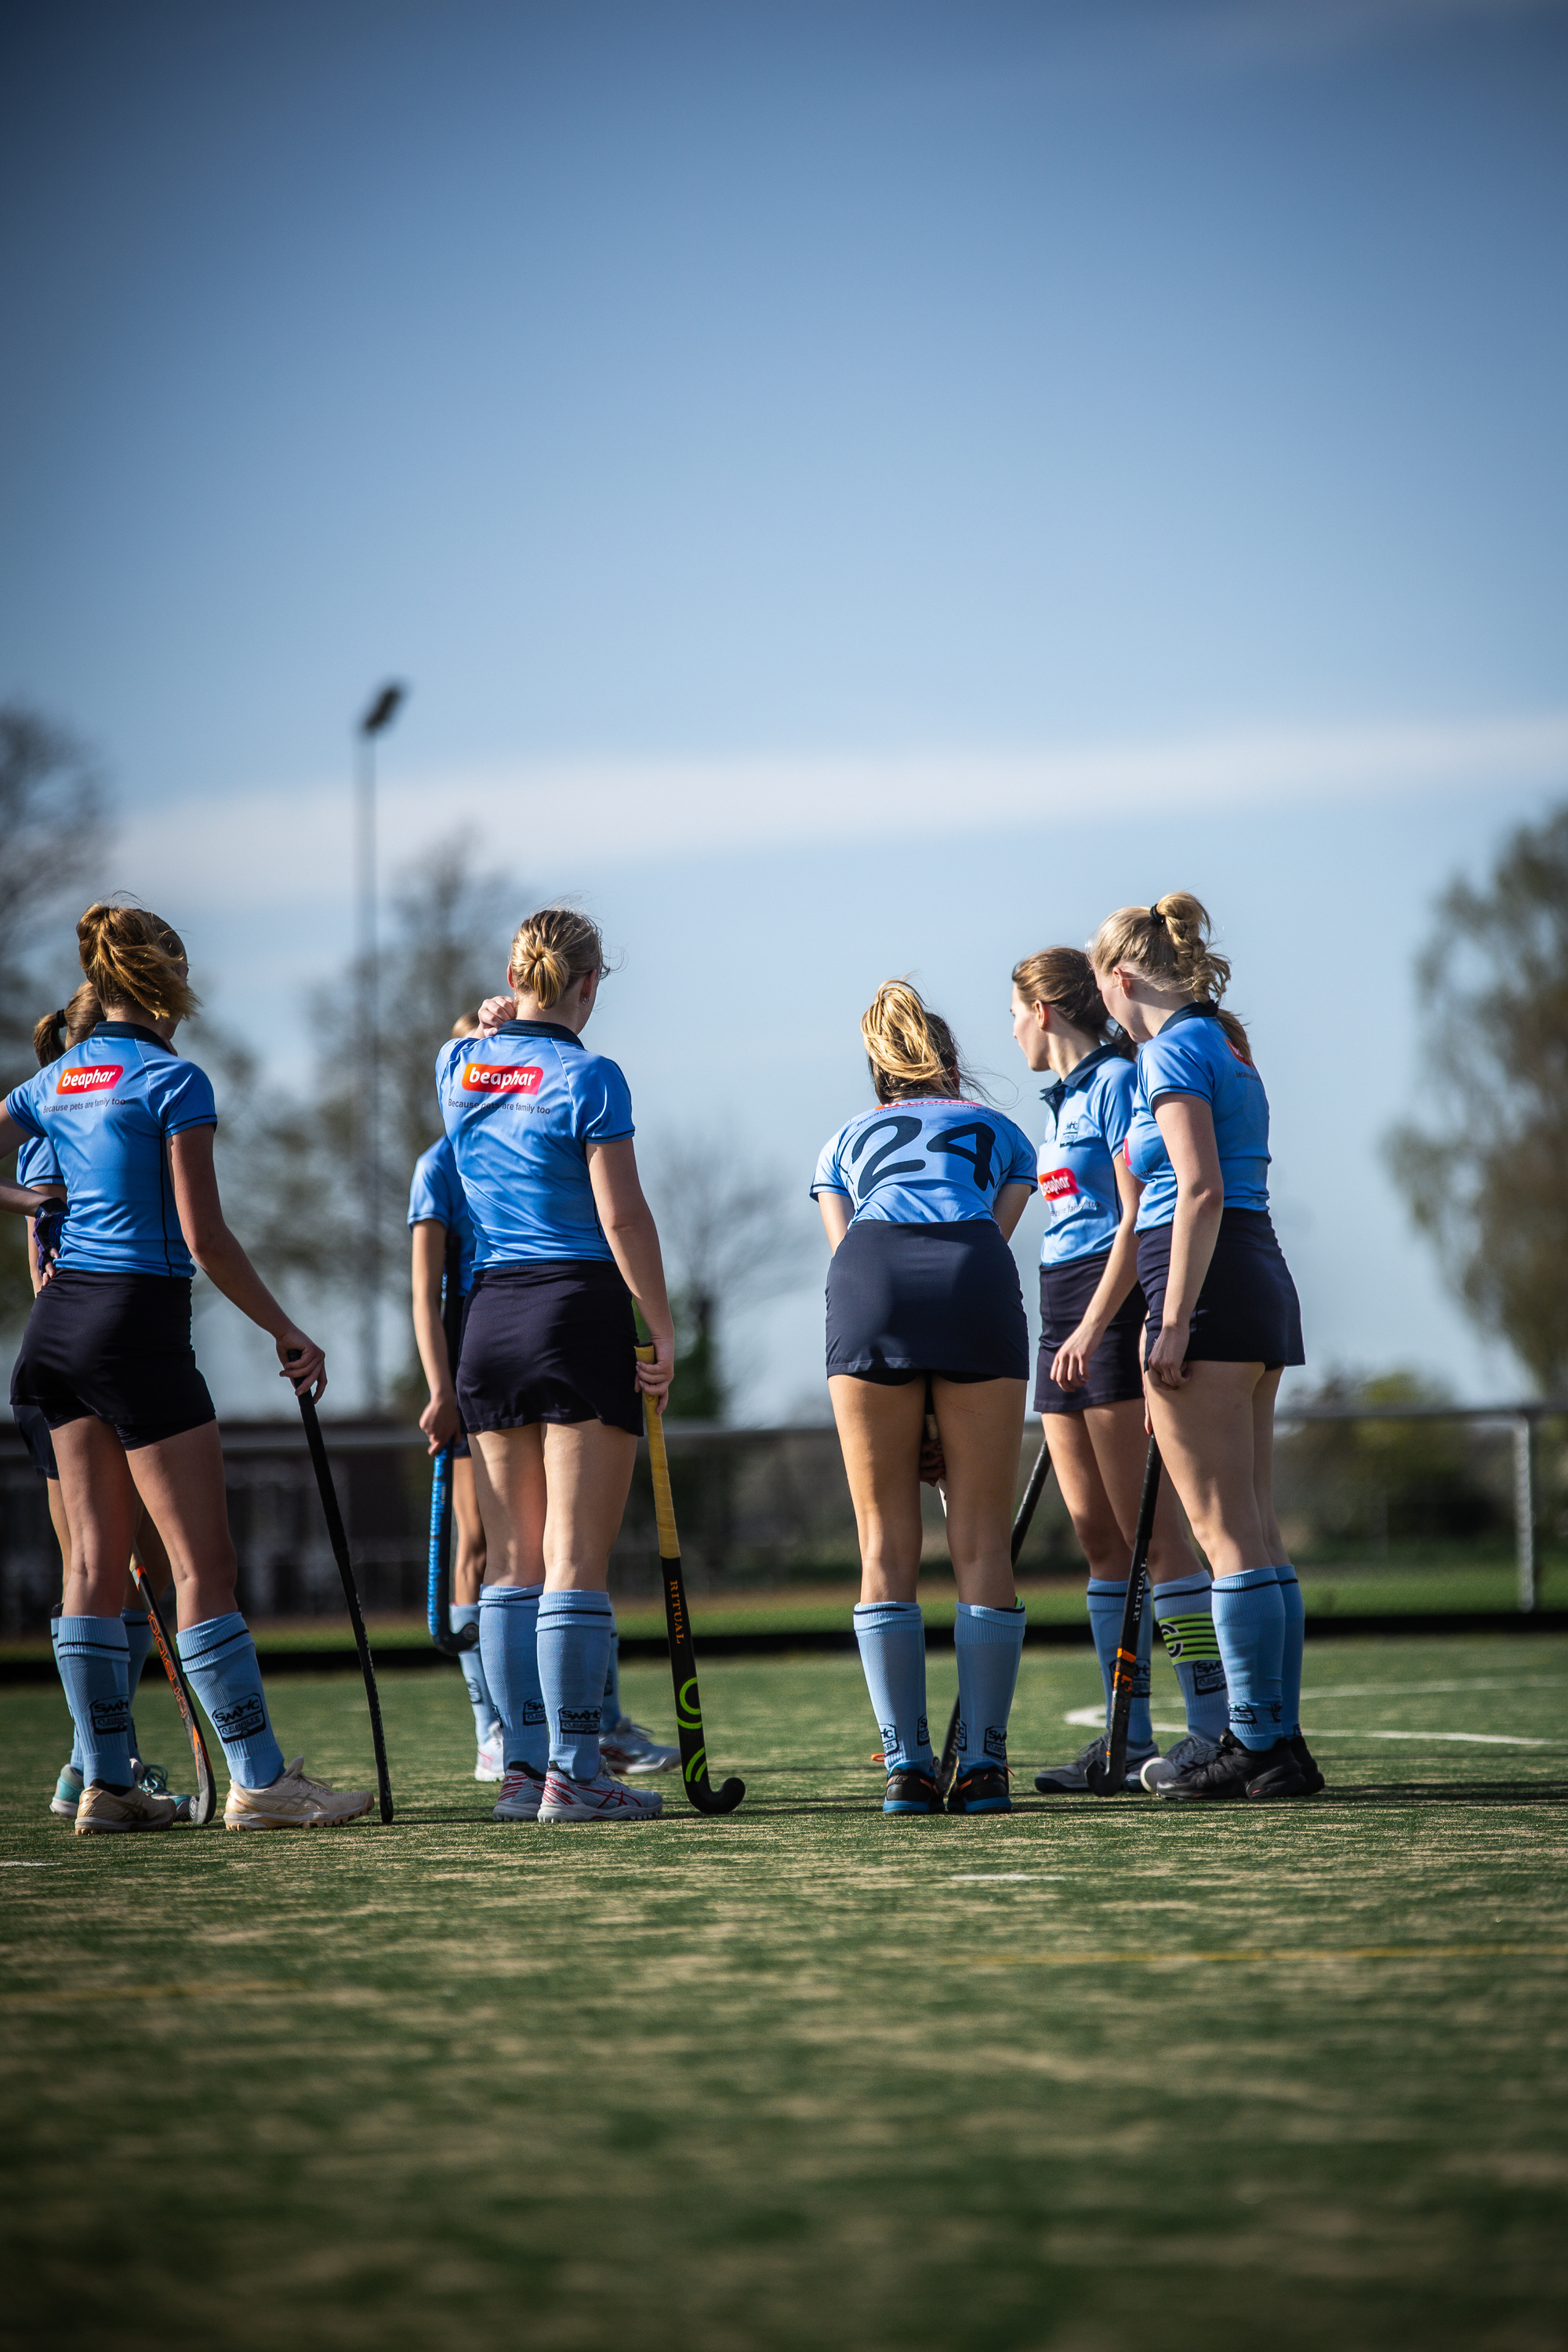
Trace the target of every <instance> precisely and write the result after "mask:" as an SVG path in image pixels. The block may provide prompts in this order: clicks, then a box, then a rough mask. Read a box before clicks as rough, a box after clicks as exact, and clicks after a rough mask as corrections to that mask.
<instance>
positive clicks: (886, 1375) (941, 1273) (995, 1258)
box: [827, 1217, 1029, 1386]
mask: <svg viewBox="0 0 1568 2352" xmlns="http://www.w3.org/2000/svg"><path fill="white" fill-rule="evenodd" d="M838 1372H847V1373H849V1374H850V1375H852V1376H853V1378H855V1379H856V1380H860V1381H882V1382H884V1383H886V1384H888V1385H889V1386H901V1385H902V1384H903V1383H904V1382H905V1381H910V1380H913V1379H915V1378H916V1377H917V1376H918V1375H920V1374H921V1373H924V1372H934V1373H937V1374H939V1375H940V1376H941V1377H942V1379H944V1380H950V1381H1026V1380H1027V1379H1028V1377H1029V1324H1028V1318H1027V1317H1026V1315H1025V1313H1024V1294H1023V1292H1022V1290H1021V1289H1020V1288H1019V1286H1018V1269H1017V1266H1016V1264H1015V1263H1014V1259H1013V1253H1012V1251H1011V1250H1010V1249H1009V1248H1008V1246H1007V1244H1006V1243H1005V1241H1004V1240H1003V1238H1002V1234H1001V1230H1000V1228H999V1226H998V1225H997V1223H996V1220H995V1218H994V1217H965V1218H963V1219H961V1220H959V1221H958V1222H956V1223H952V1224H944V1225H936V1224H931V1225H895V1224H889V1223H886V1222H884V1221H882V1220H881V1219H876V1218H869V1217H865V1218H862V1217H857V1218H856V1220H855V1222H854V1223H852V1224H851V1226H850V1228H849V1230H848V1232H847V1234H845V1236H844V1239H843V1240H842V1241H841V1242H840V1243H839V1244H838V1247H837V1249H836V1250H835V1251H834V1253H833V1256H832V1258H831V1260H830V1261H829V1264H828V1268H827V1375H828V1378H829V1379H830V1380H831V1379H832V1378H833V1377H834V1375H835V1374H836V1373H838Z"/></svg>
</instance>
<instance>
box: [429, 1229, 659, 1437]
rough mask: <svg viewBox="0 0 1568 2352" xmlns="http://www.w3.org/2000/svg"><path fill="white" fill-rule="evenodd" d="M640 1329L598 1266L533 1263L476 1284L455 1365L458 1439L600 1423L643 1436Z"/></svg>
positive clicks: (492, 1272) (608, 1268)
mask: <svg viewBox="0 0 1568 2352" xmlns="http://www.w3.org/2000/svg"><path fill="white" fill-rule="evenodd" d="M458 1412H460V1413H461V1414H462V1417H463V1427H464V1429H465V1431H470V1432H471V1431H473V1430H483V1429H525V1428H527V1427H528V1426H529V1425H530V1424H531V1423H533V1422H536V1421H567V1422H577V1421H602V1422H604V1423H606V1424H607V1425H608V1427H610V1428H611V1429H625V1430H627V1431H629V1432H630V1433H631V1434H632V1436H634V1437H640V1436H641V1434H642V1426H643V1414H642V1397H641V1393H640V1391H639V1390H638V1388H637V1321H636V1318H635V1317H634V1315H633V1313H632V1295H631V1292H630V1291H629V1290H628V1289H627V1288H626V1284H625V1283H624V1282H623V1280H622V1279H621V1275H620V1270H619V1268H618V1267H616V1266H615V1265H611V1264H610V1263H609V1261H608V1260H607V1259H604V1258H535V1259H533V1260H531V1261H530V1262H529V1263H528V1264H527V1265H501V1266H491V1267H489V1268H488V1269H487V1270H486V1271H485V1272H484V1273H482V1274H480V1275H479V1276H476V1278H475V1282H474V1287H473V1289H472V1291H471V1292H470V1293H469V1300H468V1321H467V1322H466V1323H465V1325H464V1327H463V1344H462V1349H461V1351H460V1353H459V1355H458Z"/></svg>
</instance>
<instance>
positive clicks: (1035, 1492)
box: [927, 1416, 1051, 1797]
mask: <svg viewBox="0 0 1568 2352" xmlns="http://www.w3.org/2000/svg"><path fill="white" fill-rule="evenodd" d="M927 1427H928V1432H929V1428H930V1417H929V1416H928V1421H927ZM1050 1475H1051V1451H1050V1448H1049V1446H1048V1445H1047V1444H1046V1442H1045V1440H1044V1438H1042V1439H1041V1440H1040V1450H1039V1452H1038V1453H1037V1454H1036V1456H1035V1461H1034V1467H1033V1468H1032V1469H1031V1471H1030V1472H1029V1483H1028V1485H1027V1486H1026V1487H1025V1489H1024V1499H1023V1501H1022V1502H1021V1503H1020V1504H1019V1506H1018V1516H1017V1517H1016V1519H1015V1520H1014V1522H1013V1543H1012V1561H1013V1565H1014V1567H1015V1568H1016V1567H1017V1565H1018V1554H1019V1553H1020V1552H1021V1551H1022V1550H1023V1549H1024V1544H1025V1541H1026V1538H1027V1536H1028V1533H1029V1528H1030V1525H1031V1523H1032V1521H1033V1519H1034V1516H1035V1511H1036V1507H1037V1505H1038V1503H1039V1499H1040V1496H1042V1495H1043V1494H1044V1493H1045V1491H1046V1480H1047V1478H1048V1477H1049V1476H1050ZM942 1507H943V1509H945V1508H946V1507H947V1497H946V1496H945V1495H944V1496H942ZM957 1761H958V1701H957V1700H956V1699H954V1700H953V1702H952V1714H951V1715H950V1716H949V1717H948V1718H947V1738H945V1739H944V1740H943V1741H942V1756H941V1759H940V1760H939V1762H938V1764H937V1768H936V1785H937V1790H938V1792H939V1794H941V1795H942V1796H944V1797H945V1796H946V1794H947V1792H948V1790H950V1789H951V1788H952V1768H953V1766H954V1765H955V1764H956V1763H957Z"/></svg>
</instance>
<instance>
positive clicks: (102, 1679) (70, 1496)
mask: <svg viewBox="0 0 1568 2352" xmlns="http://www.w3.org/2000/svg"><path fill="white" fill-rule="evenodd" d="M77 940H78V944H79V951H80V957H81V966H82V970H83V971H84V972H85V973H86V975H87V977H88V979H89V982H91V983H92V985H93V987H94V988H95V989H96V990H97V992H98V995H99V999H100V1003H101V1005H102V1009H103V1014H104V1017H103V1019H102V1020H101V1021H100V1022H98V1023H97V1024H95V1026H94V1028H93V1029H92V1032H91V1034H89V1036H87V1037H85V1038H83V1039H82V1040H81V1041H80V1043H79V1044H78V1045H71V1046H69V1047H68V1049H67V1050H66V1052H65V1053H64V1054H63V1055H61V1056H60V1057H59V1059H58V1061H55V1062H52V1063H50V1064H49V1066H47V1068H45V1069H41V1070H40V1071H39V1072H38V1074H37V1076H36V1077H33V1078H29V1079H28V1080H27V1081H26V1084H25V1085H23V1086H20V1087H13V1089H12V1091H11V1092H10V1094H9V1095H7V1096H6V1097H5V1110H4V1113H3V1114H0V1151H8V1150H12V1149H13V1148H14V1147H16V1146H18V1145H20V1144H21V1143H22V1142H23V1141H24V1139H26V1138H27V1137H29V1136H32V1137H42V1138H44V1139H47V1142H48V1143H49V1145H50V1146H51V1148H52V1149H53V1151H54V1154H55V1159H56V1162H57V1164H58V1167H59V1169H60V1171H61V1173H62V1175H63V1176H64V1178H65V1183H66V1191H67V1192H68V1197H69V1204H70V1205H69V1214H68V1217H67V1218H66V1221H65V1235H64V1239H63V1241H62V1242H61V1244H60V1248H59V1255H58V1261H57V1263H56V1265H55V1267H54V1270H53V1272H52V1274H51V1275H50V1277H49V1279H48V1281H47V1282H46V1283H45V1284H44V1285H43V1287H42V1288H41V1289H40V1291H39V1292H38V1295H37V1297H36V1298H35V1299H34V1301H33V1311H32V1313H31V1315H30V1316H29V1317H28V1318H27V1327H26V1332H25V1334H24V1336H23V1339H22V1349H21V1353H20V1355H19V1356H18V1357H17V1359H16V1369H15V1370H14V1372H13V1374H12V1379H11V1402H12V1408H13V1410H15V1409H16V1406H17V1405H34V1406H37V1408H38V1410H39V1411H40V1412H42V1413H43V1416H44V1419H45V1421H46V1422H47V1425H48V1428H49V1432H50V1434H51V1436H52V1438H53V1441H54V1448H55V1454H56V1458H57V1460H58V1465H59V1472H60V1492H61V1499H62V1502H63V1504H64V1507H65V1515H66V1519H67V1522H68V1527H69V1529H70V1537H71V1557H70V1569H69V1576H68V1583H67V1587H66V1594H65V1606H64V1611H63V1613H62V1615H61V1618H60V1633H59V1647H58V1657H59V1664H60V1673H61V1676H62V1679H63V1680H64V1682H65V1684H66V1687H67V1690H68V1693H69V1695H70V1702H71V1713H72V1715H73V1716H74V1717H75V1718H76V1720H77V1723H78V1724H79V1726H80V1727H81V1731H82V1742H83V1766H84V1769H85V1772H86V1775H87V1778H86V1785H85V1786H84V1788H83V1790H82V1795H81V1801H80V1802H79V1806H78V1808H77V1814H76V1832H77V1835H78V1836H83V1835H99V1834H102V1833H105V1832H121V1831H135V1830H163V1829H167V1828H169V1827H170V1825H171V1824H172V1822H173V1821H174V1813H175V1807H174V1804H173V1803H172V1802H171V1801H169V1800H168V1799H167V1798H163V1797H157V1796H153V1795H150V1794H149V1793H148V1792H147V1791H146V1790H142V1789H140V1788H138V1787H137V1786H136V1785H135V1781H134V1778H133V1776H132V1770H131V1751H130V1746H129V1718H130V1694H129V1688H128V1647H127V1641H126V1629H125V1626H124V1623H123V1622H122V1620H121V1614H120V1607H121V1597H122V1594H123V1589H124V1577H125V1563H126V1560H127V1559H129V1557H130V1553H131V1545H132V1530H133V1528H135V1526H136V1522H137V1515H138V1511H139V1509H140V1508H141V1507H142V1506H143V1505H144V1506H145V1507H146V1509H147V1511H148V1513H149V1515H150V1517H152V1519H153V1524H154V1525H155V1527H156V1528H158V1531H159V1533H160V1534H161V1535H162V1537H163V1541H164V1544H165V1546H166V1547H167V1549H168V1552H169V1555H170V1558H171V1559H172V1561H173V1565H174V1584H175V1590H176V1593H177V1596H178V1604H179V1633H178V1634H177V1636H176V1642H177V1645H178V1648H179V1652H180V1655H181V1658H182V1660H183V1662H184V1669H185V1674H186V1676H187V1678H188V1680H189V1682H190V1684H191V1687H192V1688H193V1690H194V1691H195V1694H196V1696H197V1697H198V1698H199V1699H200V1701H201V1704H202V1706H203V1707H204V1709H205V1712H206V1715H207V1717H208V1718H209V1720H210V1721H211V1723H212V1726H213V1728H214V1730H215V1731H216V1733H217V1736H218V1738H219V1739H220V1740H221V1741H222V1743H223V1748H224V1752H225V1755H226V1758H227V1760H228V1768H229V1774H230V1781H231V1785H230V1789H229V1794H228V1801H227V1804H226V1807H225V1811H224V1821H225V1825H226V1827H227V1828H229V1829H236V1830H240V1829H291V1828H306V1827H311V1826H314V1825H316V1824H317V1823H321V1822H340V1821H348V1820H352V1819H353V1818H354V1816H355V1815H357V1814H360V1813H364V1812H368V1811H369V1810H370V1806H371V1801H372V1800H371V1794H370V1791H369V1790H352V1791H348V1792H346V1793H345V1792H342V1791H339V1790H333V1789H330V1788H328V1787H327V1786H326V1785H325V1784H324V1783H323V1782H321V1781H319V1780H311V1779H310V1778H309V1777H308V1776H307V1775H306V1773H305V1772H304V1770H303V1769H302V1768H303V1761H304V1759H302V1758H300V1757H296V1758H295V1759H294V1761H293V1762H292V1763H291V1764H289V1763H286V1762H285V1760H284V1757H283V1751H282V1749H281V1748H279V1745H278V1742H277V1740H276V1738H274V1737H273V1732H272V1726H271V1723H270V1721H269V1719H268V1710H267V1700H266V1697H265V1695H264V1693H263V1690H262V1686H261V1674H260V1669H259V1667H258V1664H257V1660H256V1650H255V1645H254V1643H252V1641H251V1638H250V1634H249V1633H248V1631H247V1627H246V1623H245V1620H244V1618H243V1617H241V1616H240V1615H239V1613H238V1612H237V1610H236V1608H235V1605H234V1599H235V1580H236V1575H237V1561H236V1559H235V1551H234V1544H233V1540H232V1538H231V1537H230V1535H229V1530H228V1506H227V1498H226V1493H225V1487H224V1475H223V1448H222V1445H221V1444H220V1442H219V1437H218V1430H217V1423H216V1417H215V1415H214V1412H213V1406H212V1399H211V1397H210V1396H209V1395H208V1393H207V1386H206V1382H205V1381H204V1380H203V1378H202V1376H201V1373H200V1371H199V1370H197V1368H196V1360H195V1353H194V1351H193V1349H192V1347H191V1282H192V1277H193V1276H194V1273H195V1267H196V1266H197V1265H200V1266H201V1267H202V1269H203V1271H204V1272H205V1274H207V1275H208V1276H210V1277H211V1279H212V1281H213V1282H214V1283H215V1284H216V1286H217V1288H218V1289H219V1290H221V1291H222V1292H223V1293H224V1295H225V1297H227V1298H228V1299H230V1300H231V1301H232V1302H233V1303H234V1305H236V1306H237V1307H239V1309H240V1311H241V1313H242V1314H244V1315H246V1316H247V1317H248V1318H249V1319H250V1320H251V1321H252V1322H253V1323H256V1324H258V1326H259V1327H260V1328H261V1329H263V1330H264V1331H267V1332H268V1333H269V1334H270V1335H271V1337H272V1338H273V1339H274V1340H275V1341H276V1343H277V1348H278V1355H279V1363H280V1364H281V1365H282V1366H283V1367H284V1370H283V1374H282V1376H283V1377H284V1378H285V1379H288V1380H289V1381H293V1382H298V1383H301V1384H303V1385H306V1386H309V1387H310V1389H311V1390H312V1391H313V1392H315V1393H316V1394H320V1392H321V1390H322V1389H323V1388H324V1387H325V1385H326V1360H325V1358H324V1357H323V1355H322V1353H321V1349H320V1348H318V1347H317V1346H316V1344H315V1342H314V1340H312V1339H308V1338H307V1337H306V1335H305V1333H304V1332H303V1331H301V1330H300V1328H299V1326H298V1325H297V1324H296V1323H295V1322H294V1321H293V1319H292V1318H291V1317H289V1315H287V1314H286V1313H285V1312H284V1310H283V1308H282V1307H280V1306H279V1303H278V1301H277V1300H276V1299H275V1298H274V1297H272V1294H271V1293H270V1291H269V1290H268V1288H267V1287H266V1286H265V1284H264V1283H263V1282H262V1280H261V1278H260V1276H258V1274H257V1272H256V1269H255V1267H254V1266H253V1265H251V1263H250V1260H249V1259H248V1258H247V1255H246V1254H245V1252H244V1250H243V1249H242V1248H241V1247H240V1245H239V1244H238V1242H237V1240H236V1239H235V1237H234V1235H233V1234H231V1233H230V1232H229V1229H228V1227H227V1225H226V1223H225V1222H224V1215H223V1208H222V1203H221V1202H220V1201H219V1198H218V1189H217V1180H216V1176H215V1174H214V1171H213V1131H214V1129H215V1128H216V1124H217V1113H216V1106H215V1103H214V1099H213V1090H212V1085H211V1082H210V1080H209V1079H208V1078H207V1077H206V1076H205V1073H204V1072H203V1071H201V1070H199V1069H197V1068H196V1067H195V1065H194V1064H193V1063H190V1062H185V1061H182V1060H181V1059H180V1057H179V1055H176V1053H175V1052H174V1045H173V1038H174V1031H175V1029H176V1028H177V1027H178V1026H179V1024H180V1022H181V1021H182V1020H184V1018H185V1016H186V1014H187V1013H190V1012H192V1011H193V1010H194V1009H195V996H194V995H193V993H192V991H191V986H190V980H189V973H188V968H187V964H186V959H185V950H184V946H183V945H182V943H181V940H180V939H179V936H178V934H177V933H176V932H175V931H174V930H173V929H171V927H170V926H169V925H168V924H167V923H165V922H163V920H162V919H160V918H159V917H158V916H156V915H153V914H150V913H149V912H148V911H147V910H146V909H145V908H141V907H121V906H110V905H108V904H105V903H101V902H100V904H98V905H96V906H92V907H89V908H88V910H87V912H86V914H85V915H83V917H82V919H81V920H80V922H79V924H78V925H77ZM294 1351H297V1355H295V1352H294ZM291 1356H293V1357H294V1360H290V1358H291Z"/></svg>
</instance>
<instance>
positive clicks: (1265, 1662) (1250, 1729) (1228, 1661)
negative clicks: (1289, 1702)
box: [1210, 1568, 1285, 1748]
mask: <svg viewBox="0 0 1568 2352" xmlns="http://www.w3.org/2000/svg"><path fill="white" fill-rule="evenodd" d="M1210 1593H1211V1599H1212V1601H1213V1605H1214V1630H1215V1638H1216V1639H1217V1641H1218V1643H1219V1654H1220V1656H1221V1658H1222V1659H1223V1660H1224V1662H1225V1678H1226V1683H1227V1685H1229V1689H1230V1727H1231V1729H1232V1731H1233V1732H1234V1733H1235V1734H1236V1737H1237V1739H1239V1740H1240V1742H1241V1744H1242V1746H1243V1747H1244V1748H1272V1747H1273V1745H1274V1743H1275V1741H1276V1740H1277V1739H1278V1738H1279V1727H1280V1723H1281V1721H1282V1719H1283V1706H1282V1702H1281V1699H1280V1691H1279V1685H1280V1672H1281V1668H1282V1666H1283V1664H1284V1652H1285V1602H1284V1599H1283V1597H1282V1595H1281V1593H1280V1591H1279V1580H1278V1578H1277V1576H1276V1573H1275V1570H1273V1569H1272V1568H1247V1569H1243V1570H1241V1572H1240V1573H1239V1575H1237V1576H1216V1577H1215V1580H1214V1583H1213V1585H1212V1587H1211V1588H1210Z"/></svg>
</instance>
